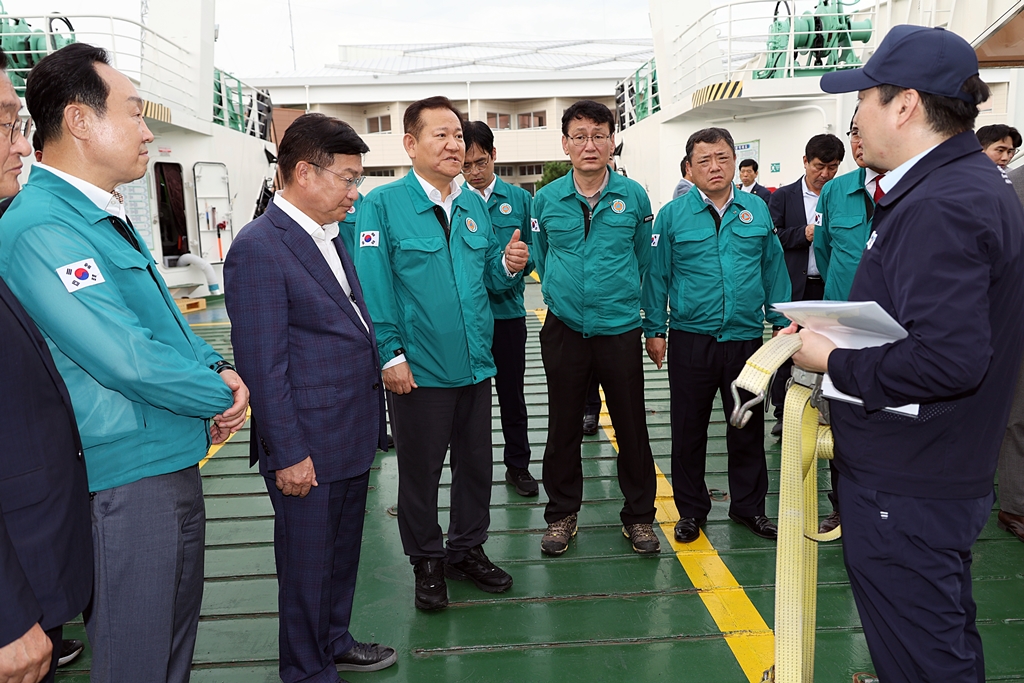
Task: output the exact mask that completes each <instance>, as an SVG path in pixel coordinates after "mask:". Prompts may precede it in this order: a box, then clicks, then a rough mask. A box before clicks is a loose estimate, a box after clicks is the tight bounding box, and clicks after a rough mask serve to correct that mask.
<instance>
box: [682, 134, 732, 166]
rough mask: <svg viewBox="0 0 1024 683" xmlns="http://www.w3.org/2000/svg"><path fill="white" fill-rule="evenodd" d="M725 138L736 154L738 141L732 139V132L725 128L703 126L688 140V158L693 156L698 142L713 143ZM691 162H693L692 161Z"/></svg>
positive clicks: (688, 159)
mask: <svg viewBox="0 0 1024 683" xmlns="http://www.w3.org/2000/svg"><path fill="white" fill-rule="evenodd" d="M721 140H725V142H726V144H728V145H729V149H731V150H732V154H733V156H734V157H735V156H736V143H734V142H733V141H732V133H730V132H729V131H727V130H726V129H725V128H701V129H700V130H698V131H697V132H696V133H694V134H693V135H691V136H690V139H689V140H687V141H686V159H687V161H690V160H691V159H692V157H693V147H694V145H696V144H698V143H704V144H707V145H713V144H715V143H716V142H720V141H721ZM690 163H693V162H692V161H690Z"/></svg>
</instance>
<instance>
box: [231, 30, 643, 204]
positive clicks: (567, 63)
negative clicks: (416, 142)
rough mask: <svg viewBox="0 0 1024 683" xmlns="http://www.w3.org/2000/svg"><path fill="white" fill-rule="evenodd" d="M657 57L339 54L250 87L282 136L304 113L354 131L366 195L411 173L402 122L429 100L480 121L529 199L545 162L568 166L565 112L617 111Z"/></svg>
mask: <svg viewBox="0 0 1024 683" xmlns="http://www.w3.org/2000/svg"><path fill="white" fill-rule="evenodd" d="M653 55H654V52H653V47H652V41H651V40H650V39H639V40H624V39H623V40H597V41H588V40H564V41H537V42H512V43H448V44H428V45H377V46H371V45H342V46H341V47H340V59H341V61H340V63H338V64H329V65H327V66H325V67H323V68H321V69H314V70H308V71H296V72H292V73H285V74H278V75H274V76H265V77H253V78H250V79H248V80H249V82H250V83H252V84H253V85H254V86H256V87H260V88H265V89H267V90H269V91H270V94H271V98H272V99H273V102H274V105H275V110H274V120H275V126H276V128H277V134H278V135H281V134H282V133H283V131H284V129H285V128H286V127H287V125H288V124H289V123H291V121H293V120H294V119H295V117H297V116H299V115H300V114H302V113H304V112H306V111H314V112H322V113H324V114H328V115H330V116H336V117H338V118H340V119H342V120H343V121H346V122H348V123H349V124H351V125H352V126H353V127H354V128H355V129H356V132H358V133H359V134H360V135H362V137H363V139H364V140H365V141H366V144H367V145H369V147H370V153H369V154H367V155H366V158H365V159H364V162H363V163H364V166H365V168H366V174H367V176H368V178H367V181H366V183H365V184H364V185H363V191H364V192H365V191H366V190H368V189H370V188H372V187H375V186H377V185H381V184H384V183H386V182H390V181H391V180H392V179H394V178H396V177H401V176H403V175H405V173H406V172H407V171H409V170H410V168H411V166H410V164H409V158H408V157H407V156H406V154H405V150H404V149H403V147H402V133H403V130H402V117H403V115H404V114H405V109H406V107H407V106H408V105H409V103H411V102H414V101H416V100H419V99H423V98H425V97H431V96H434V95H444V96H446V97H448V98H450V99H451V100H452V101H453V102H455V104H456V106H458V107H459V108H460V109H462V110H463V111H464V112H468V113H469V117H470V118H471V119H472V120H476V121H486V122H487V123H488V124H489V125H490V127H491V128H492V129H493V130H494V146H495V149H496V150H497V155H498V160H497V165H496V173H497V174H498V175H500V176H502V177H503V178H504V179H505V180H506V181H508V182H511V183H513V184H516V185H520V186H522V187H524V188H526V189H527V190H530V191H532V190H533V186H534V183H535V182H536V181H537V180H539V179H540V174H541V170H542V168H543V166H544V164H545V162H548V161H563V160H567V159H568V157H567V156H566V155H565V154H564V153H563V152H562V144H561V120H562V112H563V111H564V110H565V109H566V108H567V107H568V106H569V105H570V104H572V103H573V102H575V101H576V100H579V99H592V100H596V101H598V102H603V103H604V104H607V105H608V107H609V108H610V109H612V111H615V110H616V106H615V87H616V85H617V84H618V83H619V82H620V81H622V80H623V79H624V78H626V77H628V76H630V75H631V74H633V73H634V72H636V71H637V70H638V69H640V68H641V67H642V66H643V65H644V64H645V63H647V62H648V61H650V59H651V58H652V57H653Z"/></svg>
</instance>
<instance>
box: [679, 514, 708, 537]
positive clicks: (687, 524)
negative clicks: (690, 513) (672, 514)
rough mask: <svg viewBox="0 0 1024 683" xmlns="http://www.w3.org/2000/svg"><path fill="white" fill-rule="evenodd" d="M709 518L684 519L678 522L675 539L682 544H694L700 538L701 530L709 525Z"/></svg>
mask: <svg viewBox="0 0 1024 683" xmlns="http://www.w3.org/2000/svg"><path fill="white" fill-rule="evenodd" d="M707 521H708V519H707V517H701V518H700V519H697V518H696V517H682V518H681V519H680V520H679V521H678V522H676V529H675V537H676V540H677V541H679V542H680V543H693V542H694V541H696V540H697V539H698V538H700V528H701V527H702V526H704V525H705V524H706V523H707Z"/></svg>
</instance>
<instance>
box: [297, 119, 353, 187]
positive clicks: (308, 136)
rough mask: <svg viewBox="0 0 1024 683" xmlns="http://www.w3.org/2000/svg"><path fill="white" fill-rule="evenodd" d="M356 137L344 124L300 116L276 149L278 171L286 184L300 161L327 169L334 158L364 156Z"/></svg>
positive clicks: (342, 122) (336, 120)
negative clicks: (351, 155)
mask: <svg viewBox="0 0 1024 683" xmlns="http://www.w3.org/2000/svg"><path fill="white" fill-rule="evenodd" d="M369 151H370V148H369V147H367V146H366V143H365V142H363V139H362V138H361V137H359V135H358V133H356V131H355V130H354V129H353V128H352V126H350V125H348V124H347V123H345V122H344V121H342V120H340V119H336V118H333V117H330V116H325V115H324V114H317V113H313V114H303V115H302V116H300V117H299V118H297V119H295V120H294V121H292V124H291V125H290V126H288V130H286V131H285V132H284V137H283V138H281V144H280V145H278V146H277V168H278V170H279V171H281V178H282V179H283V180H284V182H285V184H288V182H289V181H290V180H291V179H292V175H294V173H295V167H296V166H297V165H298V163H299V162H300V161H305V162H306V163H308V164H312V165H314V166H318V167H319V168H327V167H328V166H330V165H331V164H333V163H334V155H335V154H353V155H355V154H366V153H367V152H369Z"/></svg>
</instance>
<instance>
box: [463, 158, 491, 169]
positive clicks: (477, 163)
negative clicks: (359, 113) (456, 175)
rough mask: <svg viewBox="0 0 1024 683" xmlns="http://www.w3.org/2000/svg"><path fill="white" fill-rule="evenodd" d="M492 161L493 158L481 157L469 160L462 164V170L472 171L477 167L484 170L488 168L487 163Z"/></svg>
mask: <svg viewBox="0 0 1024 683" xmlns="http://www.w3.org/2000/svg"><path fill="white" fill-rule="evenodd" d="M490 161H491V160H490V159H489V158H485V159H480V160H479V161H467V162H466V163H464V164H463V165H462V170H463V171H472V170H474V169H475V170H478V171H483V170H486V169H487V164H489V163H490Z"/></svg>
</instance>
